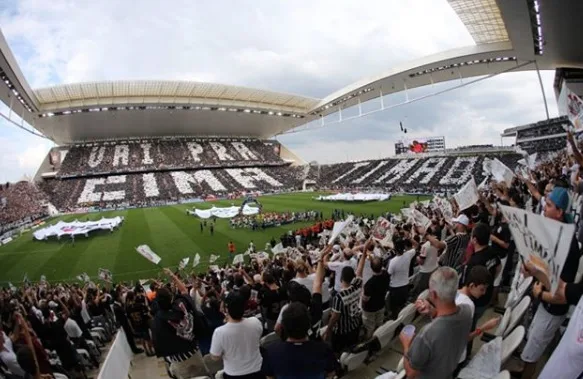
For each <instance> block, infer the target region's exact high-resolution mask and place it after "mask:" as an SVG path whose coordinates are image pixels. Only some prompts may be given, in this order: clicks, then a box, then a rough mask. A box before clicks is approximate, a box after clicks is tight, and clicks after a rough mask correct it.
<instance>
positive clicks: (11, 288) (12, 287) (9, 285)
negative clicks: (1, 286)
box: [8, 282, 18, 292]
mask: <svg viewBox="0 0 583 379" xmlns="http://www.w3.org/2000/svg"><path fill="white" fill-rule="evenodd" d="M8 287H10V291H12V292H16V290H18V288H16V286H14V284H12V283H11V282H8Z"/></svg>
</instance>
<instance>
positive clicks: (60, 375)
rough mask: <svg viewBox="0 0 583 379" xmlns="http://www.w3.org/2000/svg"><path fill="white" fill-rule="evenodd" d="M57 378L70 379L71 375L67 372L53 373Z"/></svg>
mask: <svg viewBox="0 0 583 379" xmlns="http://www.w3.org/2000/svg"><path fill="white" fill-rule="evenodd" d="M53 376H54V377H55V379H69V377H68V376H67V375H65V374H61V373H60V372H55V373H53Z"/></svg>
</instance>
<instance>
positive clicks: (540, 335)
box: [520, 187, 581, 379]
mask: <svg viewBox="0 0 583 379" xmlns="http://www.w3.org/2000/svg"><path fill="white" fill-rule="evenodd" d="M568 209H569V193H568V191H567V190H566V189H565V188H561V187H555V188H554V189H553V190H552V192H551V193H550V194H549V195H548V196H547V198H546V199H545V208H544V215H545V217H548V218H550V219H553V220H555V221H559V222H564V223H569V222H571V217H570V215H569V214H568V213H567V210H568ZM580 257H581V253H580V251H579V245H578V244H577V239H576V238H575V237H574V236H573V237H572V240H571V247H570V249H569V253H568V254H567V259H566V260H565V264H564V266H563V270H562V271H561V277H560V280H559V290H560V288H561V286H565V285H567V284H568V283H573V282H574V280H575V276H576V274H577V268H578V267H579V258H580ZM524 269H525V271H526V273H527V275H533V276H535V277H537V279H539V280H541V279H542V278H541V277H540V276H541V273H540V271H538V270H537V269H536V267H535V266H534V265H533V264H532V263H530V262H527V263H526V265H525V267H524ZM541 281H543V280H541ZM543 282H544V281H543ZM547 289H550V286H548V287H547ZM542 294H543V292H540V294H539V300H541V302H540V303H539V305H538V307H537V310H536V313H535V315H534V318H533V319H532V323H531V324H530V328H529V332H528V339H527V341H526V345H525V346H524V349H523V350H522V354H521V355H520V358H521V359H522V361H523V362H525V365H524V370H523V372H522V377H523V378H524V379H526V378H532V377H533V376H534V372H535V369H536V362H537V361H538V360H539V359H540V357H541V355H542V354H543V352H544V351H545V349H546V348H547V346H548V345H549V343H550V342H551V341H552V339H553V338H554V336H555V333H556V332H557V330H558V329H559V327H560V326H561V324H562V323H563V321H564V320H565V317H566V314H567V312H568V310H569V306H568V305H567V304H564V303H562V304H561V303H559V304H552V303H548V302H547V301H545V300H544V299H543V298H542Z"/></svg>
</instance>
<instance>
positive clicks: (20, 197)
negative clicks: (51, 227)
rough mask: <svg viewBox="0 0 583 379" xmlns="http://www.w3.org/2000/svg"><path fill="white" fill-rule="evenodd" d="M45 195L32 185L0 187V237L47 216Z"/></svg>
mask: <svg viewBox="0 0 583 379" xmlns="http://www.w3.org/2000/svg"><path fill="white" fill-rule="evenodd" d="M45 199H46V195H45V194H44V193H43V192H42V191H40V190H39V189H38V188H37V187H36V185H35V184H34V183H31V182H28V181H20V182H17V183H12V184H11V183H6V184H3V185H0V236H1V235H3V234H4V233H6V232H9V231H11V230H14V229H16V228H19V227H20V226H22V225H25V224H29V223H31V222H33V221H35V220H38V219H40V218H43V217H46V216H47V210H46V209H45V207H44V203H45Z"/></svg>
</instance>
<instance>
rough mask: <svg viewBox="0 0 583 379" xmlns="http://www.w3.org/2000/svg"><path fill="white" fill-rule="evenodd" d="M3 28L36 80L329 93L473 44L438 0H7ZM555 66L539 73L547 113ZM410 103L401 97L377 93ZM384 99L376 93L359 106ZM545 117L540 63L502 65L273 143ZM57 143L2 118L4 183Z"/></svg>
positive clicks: (297, 146)
mask: <svg viewBox="0 0 583 379" xmlns="http://www.w3.org/2000/svg"><path fill="white" fill-rule="evenodd" d="M0 26H1V29H2V33H3V34H4V36H5V38H6V39H7V41H8V44H9V46H10V47H11V49H12V52H13V54H14V55H15V57H16V60H17V62H18V64H19V65H20V67H21V69H22V71H23V73H24V75H25V77H26V79H27V80H28V82H29V84H30V85H31V87H32V88H39V87H46V86H51V85H57V84H65V83H75V82H88V81H108V80H140V79H151V80H156V79H159V80H194V81H203V82H217V83H224V84H233V85H242V86H249V87H256V88H262V89H269V90H274V91H281V92H287V93H295V94H300V95H305V96H311V97H316V98H323V97H325V96H326V95H328V94H330V93H332V92H334V91H336V90H338V89H340V88H343V87H345V86H346V85H348V84H351V83H352V82H355V81H357V80H359V79H362V78H364V77H368V76H374V75H377V74H379V73H382V72H384V71H386V70H388V69H390V68H391V67H394V66H395V65H398V64H401V63H405V62H407V61H409V60H413V59H417V58H421V57H424V56H427V55H431V54H435V53H439V52H442V51H445V50H449V49H454V48H459V47H464V46H469V45H472V44H473V41H472V38H471V37H470V35H469V33H468V32H467V31H466V30H465V28H464V26H463V24H462V23H461V21H460V20H459V19H458V18H457V16H456V14H455V13H454V12H453V10H452V9H451V8H450V7H449V5H448V4H447V1H446V0H407V1H402V0H364V1H362V2H354V1H349V0H294V1H272V0H238V1H236V2H235V1H229V0H215V1H212V2H210V1H202V0H196V1H195V0H171V1H164V2H163V1H159V0H141V1H140V2H139V3H135V2H130V1H117V0H102V1H99V2H96V1H89V0H51V1H46V0H19V1H17V0H3V1H1V2H0ZM553 77H554V72H542V78H543V85H544V87H545V93H546V94H547V98H548V100H549V110H550V113H551V117H553V116H556V115H557V110H556V102H555V100H554V93H553V89H552V84H553ZM456 85H459V83H458V82H449V83H445V84H441V85H436V86H434V87H433V88H430V87H427V88H422V89H419V90H414V91H411V93H409V97H410V98H414V97H416V96H419V95H422V94H427V93H429V92H431V91H439V90H442V89H444V88H450V87H453V86H456ZM404 100H405V97H404V94H402V93H401V94H396V95H392V96H387V98H386V99H385V104H387V103H389V104H400V103H402V102H404ZM379 106H380V103H379V102H378V101H372V102H371V103H369V104H366V105H365V106H364V110H373V109H376V108H378V107H379ZM0 108H1V107H0ZM0 110H2V111H3V112H4V111H5V109H0ZM352 112H354V110H352ZM346 115H350V111H348V113H347V114H345V116H346ZM544 118H545V111H544V104H543V99H542V95H541V91H540V87H539V83H538V79H537V76H536V73H535V72H523V73H510V74H504V75H500V76H497V77H494V78H490V79H488V80H484V81H481V82H479V83H477V84H472V85H470V86H466V87H464V88H461V89H455V90H453V91H450V92H448V93H445V94H440V95H436V96H432V97H429V98H427V99H424V100H421V101H418V102H413V103H409V104H406V105H402V106H396V107H394V108H392V109H390V110H386V111H383V112H377V113H374V114H372V115H369V116H366V117H362V118H357V119H353V120H350V121H345V122H342V123H334V124H330V125H329V126H327V127H324V128H313V129H312V130H310V131H306V132H301V133H293V134H287V135H283V136H279V137H278V140H279V141H280V142H282V143H283V144H284V145H285V146H287V147H288V148H289V149H291V150H292V151H293V152H295V153H296V154H297V155H299V156H300V157H301V158H303V159H304V160H305V161H318V162H320V163H330V162H339V161H346V160H358V159H368V158H378V157H385V156H389V155H392V154H394V147H393V146H394V143H395V142H397V141H398V140H399V139H400V138H401V135H400V133H399V121H402V122H403V123H404V125H405V126H406V127H407V128H408V130H409V133H408V134H409V136H410V137H431V136H444V137H445V141H446V145H447V147H456V146H459V145H468V144H484V143H492V144H496V145H499V144H500V143H501V140H500V132H501V131H502V130H503V129H505V128H508V127H512V126H516V125H522V124H527V123H531V122H536V121H539V120H542V119H544ZM505 143H506V144H509V143H511V141H505ZM51 146H52V143H51V142H50V141H47V140H44V139H42V138H38V137H35V136H32V135H29V134H28V133H26V132H23V131H21V130H19V129H17V128H15V127H14V126H12V125H11V124H9V123H7V122H5V121H3V120H2V121H0V182H4V181H15V180H19V179H20V178H22V177H23V175H34V173H35V172H36V170H37V168H38V167H39V165H40V163H41V162H42V159H43V158H44V157H45V156H46V153H47V152H48V150H49V149H50V147H51Z"/></svg>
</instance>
